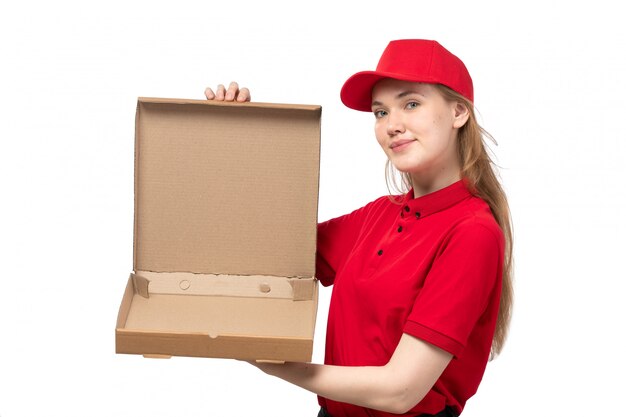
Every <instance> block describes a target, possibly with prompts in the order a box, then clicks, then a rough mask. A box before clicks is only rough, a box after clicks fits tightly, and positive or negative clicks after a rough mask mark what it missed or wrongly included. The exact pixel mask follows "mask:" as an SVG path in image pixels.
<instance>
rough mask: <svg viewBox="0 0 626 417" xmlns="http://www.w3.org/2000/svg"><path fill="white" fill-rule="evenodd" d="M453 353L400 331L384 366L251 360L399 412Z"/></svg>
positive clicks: (317, 388)
mask: <svg viewBox="0 0 626 417" xmlns="http://www.w3.org/2000/svg"><path fill="white" fill-rule="evenodd" d="M451 359H452V355H451V354H450V353H448V352H446V351H444V350H442V349H439V348H437V347H435V346H433V345H431V344H429V343H426V342H424V341H422V340H420V339H418V338H416V337H413V336H410V335H408V334H403V335H402V338H401V339H400V343H399V344H398V347H397V348H396V350H395V352H394V354H393V356H392V358H391V360H390V361H389V363H387V365H385V366H355V367H350V366H332V365H318V364H311V363H295V362H290V363H285V364H283V365H281V364H271V363H253V365H255V366H257V367H258V368H260V369H261V370H262V371H264V372H265V373H267V374H269V375H273V376H276V377H278V378H282V379H284V380H285V381H288V382H291V383H293V384H295V385H298V386H300V387H302V388H304V389H306V390H309V391H311V392H314V393H315V394H318V395H321V396H322V397H325V398H328V399H331V400H334V401H339V402H345V403H350V404H354V405H359V406H362V407H367V408H373V409H376V410H382V411H386V412H390V413H396V414H402V413H405V412H407V411H408V410H410V409H411V408H413V407H414V406H415V405H416V404H417V403H419V402H420V401H421V400H422V398H424V396H425V395H426V393H427V392H428V391H429V390H430V389H431V388H432V386H433V385H434V384H435V382H436V381H437V379H438V378H439V376H440V375H441V373H442V372H443V371H444V369H445V368H446V366H448V363H449V362H450V360H451Z"/></svg>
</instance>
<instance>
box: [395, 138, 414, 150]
mask: <svg viewBox="0 0 626 417" xmlns="http://www.w3.org/2000/svg"><path fill="white" fill-rule="evenodd" d="M413 142H415V139H398V140H394V141H393V142H391V144H390V145H389V148H390V149H391V150H392V151H394V152H398V151H400V150H402V149H404V148H406V147H407V146H408V145H409V144H411V143H413Z"/></svg>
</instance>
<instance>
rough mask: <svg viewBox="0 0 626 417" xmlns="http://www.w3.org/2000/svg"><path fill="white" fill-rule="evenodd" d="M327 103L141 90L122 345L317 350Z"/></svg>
mask: <svg viewBox="0 0 626 417" xmlns="http://www.w3.org/2000/svg"><path fill="white" fill-rule="evenodd" d="M320 118H321V107H320V106H311V105H291V104H272V103H224V102H219V103H218V102H212V101H206V100H179V99H157V98H140V99H139V100H138V104H137V113H136V125H135V219H134V251H133V253H134V256H133V271H132V272H131V273H130V277H129V279H128V283H127V286H126V291H125V292H124V296H123V299H122V303H121V306H120V309H119V314H118V319H117V326H116V352H117V353H129V354H141V355H144V356H148V357H169V356H173V355H174V356H196V357H216V358H236V359H244V360H268V361H310V360H311V357H312V350H313V335H314V329H315V319H316V313H317V293H318V284H317V280H316V279H315V277H314V274H315V250H316V226H317V202H318V199H317V197H318V183H319V153H320Z"/></svg>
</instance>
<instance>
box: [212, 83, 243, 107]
mask: <svg viewBox="0 0 626 417" xmlns="http://www.w3.org/2000/svg"><path fill="white" fill-rule="evenodd" d="M204 95H205V96H206V98H207V100H217V101H238V102H240V103H243V102H244V101H250V90H248V89H247V88H245V87H243V88H241V89H240V88H239V84H237V83H236V82H234V81H233V82H231V83H230V84H229V85H228V89H226V88H225V87H224V84H219V85H218V86H217V90H216V91H215V92H213V90H212V89H211V88H209V87H207V88H206V89H205V90H204Z"/></svg>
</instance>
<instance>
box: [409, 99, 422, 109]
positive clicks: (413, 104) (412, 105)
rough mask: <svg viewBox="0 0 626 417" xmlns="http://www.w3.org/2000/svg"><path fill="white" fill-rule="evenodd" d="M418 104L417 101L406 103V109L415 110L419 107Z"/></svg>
mask: <svg viewBox="0 0 626 417" xmlns="http://www.w3.org/2000/svg"><path fill="white" fill-rule="evenodd" d="M419 105H420V104H419V103H418V102H417V101H409V102H408V103H406V108H407V109H416V108H418V107H419Z"/></svg>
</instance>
